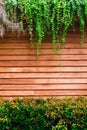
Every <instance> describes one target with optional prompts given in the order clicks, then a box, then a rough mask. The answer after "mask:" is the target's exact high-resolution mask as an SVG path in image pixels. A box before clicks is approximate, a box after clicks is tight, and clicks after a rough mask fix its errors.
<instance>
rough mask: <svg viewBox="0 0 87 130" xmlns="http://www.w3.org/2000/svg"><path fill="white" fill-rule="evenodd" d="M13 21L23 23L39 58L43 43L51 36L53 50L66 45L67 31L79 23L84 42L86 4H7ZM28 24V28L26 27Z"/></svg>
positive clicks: (24, 0)
mask: <svg viewBox="0 0 87 130" xmlns="http://www.w3.org/2000/svg"><path fill="white" fill-rule="evenodd" d="M4 1H5V5H6V9H7V14H8V17H9V19H10V20H12V21H18V22H20V23H22V25H23V28H24V29H27V30H28V32H29V37H30V40H31V42H33V43H35V45H36V47H37V55H38V54H39V48H40V44H41V43H42V41H43V39H44V38H45V37H46V36H48V35H51V36H52V46H53V50H54V51H56V50H57V46H55V45H56V44H59V43H61V42H63V43H64V42H65V38H66V35H67V31H68V29H69V27H70V26H72V25H73V23H75V22H76V21H77V22H78V23H79V27H80V32H81V34H82V35H81V44H82V43H83V42H84V36H85V32H84V27H85V22H86V17H87V0H4ZM25 23H26V25H25Z"/></svg>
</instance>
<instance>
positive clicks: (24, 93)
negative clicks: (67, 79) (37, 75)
mask: <svg viewBox="0 0 87 130" xmlns="http://www.w3.org/2000/svg"><path fill="white" fill-rule="evenodd" d="M38 95H39V96H41V95H43V96H47V95H50V96H52V95H55V96H63V95H64V96H69V95H71V96H75V95H78V96H80V95H85V96H87V90H75V91H72V90H68V91H65V90H52V91H39V90H37V91H0V96H38Z"/></svg>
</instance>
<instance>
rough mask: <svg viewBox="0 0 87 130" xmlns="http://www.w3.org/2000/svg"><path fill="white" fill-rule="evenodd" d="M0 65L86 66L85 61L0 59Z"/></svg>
mask: <svg viewBox="0 0 87 130" xmlns="http://www.w3.org/2000/svg"><path fill="white" fill-rule="evenodd" d="M0 66H1V67H7V66H9V67H12V66H13V67H17V66H20V67H21V66H24V67H25V66H26V67H59V66H66V67H67V66H68V67H70V66H73V67H76V66H78V67H80V66H83V67H87V61H81V60H80V61H79V60H77V61H76V60H75V61H74V60H73V61H61V60H58V61H53V62H52V61H38V60H37V61H0Z"/></svg>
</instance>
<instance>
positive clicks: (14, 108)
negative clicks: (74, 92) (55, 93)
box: [0, 97, 87, 130]
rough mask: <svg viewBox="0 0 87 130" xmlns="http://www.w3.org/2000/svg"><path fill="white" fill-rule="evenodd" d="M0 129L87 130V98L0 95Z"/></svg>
mask: <svg viewBox="0 0 87 130" xmlns="http://www.w3.org/2000/svg"><path fill="white" fill-rule="evenodd" d="M0 130H87V98H83V97H79V98H73V99H71V98H66V99H58V98H50V99H40V98H38V99H30V98H29V99H22V100H21V99H15V100H13V101H6V100H2V99H1V100H0Z"/></svg>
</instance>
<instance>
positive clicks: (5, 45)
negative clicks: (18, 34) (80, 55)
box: [0, 40, 87, 49]
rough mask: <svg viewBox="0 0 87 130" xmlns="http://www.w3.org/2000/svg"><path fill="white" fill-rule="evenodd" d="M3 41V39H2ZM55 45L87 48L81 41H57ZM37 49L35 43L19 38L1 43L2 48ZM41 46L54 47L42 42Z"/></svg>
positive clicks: (69, 47)
mask: <svg viewBox="0 0 87 130" xmlns="http://www.w3.org/2000/svg"><path fill="white" fill-rule="evenodd" d="M0 41H1V40H0ZM55 47H57V48H58V47H60V48H66V49H87V43H84V44H83V45H80V43H79V42H78V43H73V42H71V43H68V42H67V43H64V44H62V43H56V44H55ZM29 48H32V49H35V48H36V47H35V45H33V44H32V43H29V41H26V40H25V41H23V42H22V41H21V40H20V42H19V40H17V41H16V40H14V41H12V42H10V41H9V42H8V43H7V42H6V41H5V42H4V43H2V42H1V43H0V49H29ZM40 48H42V49H52V43H49V42H48V43H42V44H41V45H40Z"/></svg>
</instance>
